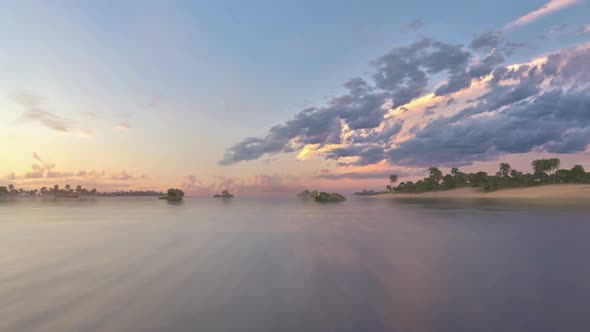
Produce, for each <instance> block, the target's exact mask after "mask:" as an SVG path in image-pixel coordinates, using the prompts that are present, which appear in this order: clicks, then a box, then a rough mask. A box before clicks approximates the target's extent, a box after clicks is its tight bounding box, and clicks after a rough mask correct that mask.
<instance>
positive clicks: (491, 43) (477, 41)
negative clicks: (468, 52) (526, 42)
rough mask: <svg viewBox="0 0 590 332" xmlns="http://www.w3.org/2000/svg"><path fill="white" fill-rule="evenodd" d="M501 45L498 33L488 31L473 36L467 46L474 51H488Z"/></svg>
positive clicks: (500, 37) (500, 35) (500, 36)
mask: <svg viewBox="0 0 590 332" xmlns="http://www.w3.org/2000/svg"><path fill="white" fill-rule="evenodd" d="M501 43H502V34H501V33H500V32H498V31H488V32H485V33H482V34H480V35H477V36H475V38H473V40H472V41H471V44H469V48H471V49H474V50H478V51H479V50H490V49H494V48H497V47H498V46H500V44H501Z"/></svg>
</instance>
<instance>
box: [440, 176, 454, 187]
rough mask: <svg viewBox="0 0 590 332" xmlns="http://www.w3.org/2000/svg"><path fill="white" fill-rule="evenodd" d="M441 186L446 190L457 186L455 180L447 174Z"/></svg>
mask: <svg viewBox="0 0 590 332" xmlns="http://www.w3.org/2000/svg"><path fill="white" fill-rule="evenodd" d="M443 184H444V185H445V186H446V187H448V188H455V187H456V186H457V184H456V183H455V178H454V177H453V176H452V175H451V174H447V175H445V176H444V177H443Z"/></svg>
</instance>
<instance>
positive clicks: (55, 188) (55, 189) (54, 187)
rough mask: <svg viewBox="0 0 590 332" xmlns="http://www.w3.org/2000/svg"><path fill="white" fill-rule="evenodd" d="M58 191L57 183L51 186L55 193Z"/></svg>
mask: <svg viewBox="0 0 590 332" xmlns="http://www.w3.org/2000/svg"><path fill="white" fill-rule="evenodd" d="M58 191H59V185H58V184H56V185H54V186H53V192H54V193H56V192H58Z"/></svg>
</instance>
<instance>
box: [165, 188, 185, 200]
mask: <svg viewBox="0 0 590 332" xmlns="http://www.w3.org/2000/svg"><path fill="white" fill-rule="evenodd" d="M183 197H184V191H182V190H180V189H176V188H170V189H168V191H167V192H166V195H165V196H160V197H159V199H166V200H168V201H172V202H177V201H181V200H182V198H183Z"/></svg>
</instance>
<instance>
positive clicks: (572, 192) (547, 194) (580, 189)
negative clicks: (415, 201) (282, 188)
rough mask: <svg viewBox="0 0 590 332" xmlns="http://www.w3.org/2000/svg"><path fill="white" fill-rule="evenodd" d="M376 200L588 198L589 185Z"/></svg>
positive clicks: (464, 190) (447, 192) (465, 190)
mask: <svg viewBox="0 0 590 332" xmlns="http://www.w3.org/2000/svg"><path fill="white" fill-rule="evenodd" d="M371 197H378V198H588V199H590V185H589V184H552V185H543V186H537V187H529V188H516V189H502V190H497V191H493V192H485V191H482V190H480V189H479V188H459V189H451V190H444V191H433V192H427V193H421V194H401V193H400V194H397V193H394V194H381V195H375V196H371Z"/></svg>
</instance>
